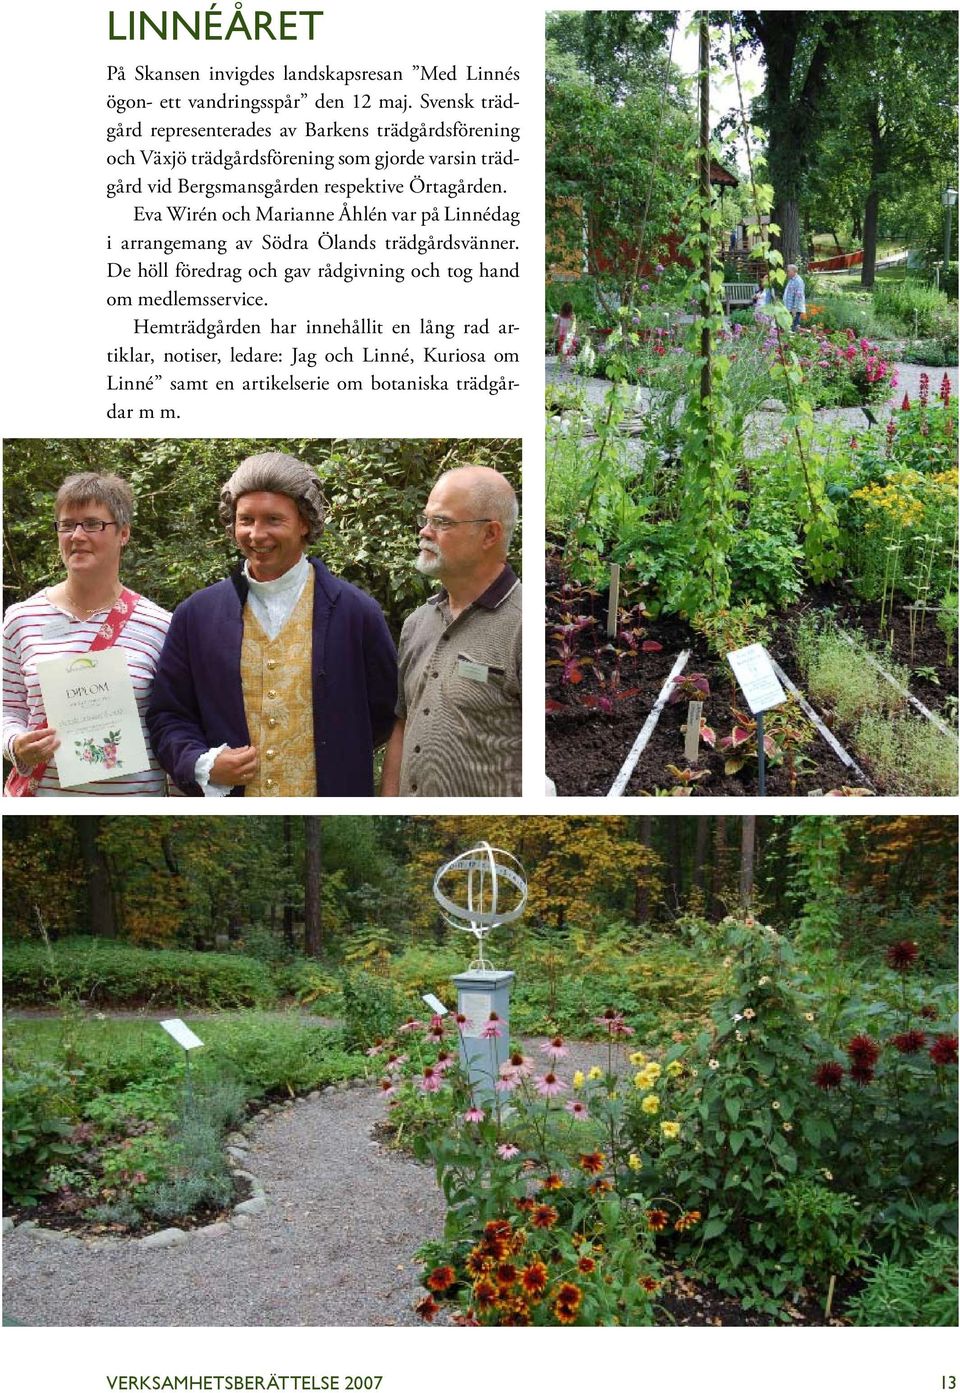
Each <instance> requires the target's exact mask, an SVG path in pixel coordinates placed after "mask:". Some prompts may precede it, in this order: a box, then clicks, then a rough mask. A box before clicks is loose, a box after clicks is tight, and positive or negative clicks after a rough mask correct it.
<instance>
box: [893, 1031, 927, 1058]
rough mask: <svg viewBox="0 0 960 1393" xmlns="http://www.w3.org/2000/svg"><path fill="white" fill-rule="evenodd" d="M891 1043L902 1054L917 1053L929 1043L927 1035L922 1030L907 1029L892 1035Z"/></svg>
mask: <svg viewBox="0 0 960 1393" xmlns="http://www.w3.org/2000/svg"><path fill="white" fill-rule="evenodd" d="M890 1043H891V1045H893V1047H894V1049H896V1050H899V1051H900V1053H901V1054H916V1053H917V1052H918V1050H922V1049H923V1047H924V1045H925V1044H926V1043H927V1037H926V1035H925V1034H924V1033H923V1031H922V1030H905V1031H904V1032H903V1034H902V1035H894V1036H892V1037H891V1040H890Z"/></svg>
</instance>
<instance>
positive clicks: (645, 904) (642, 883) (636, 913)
mask: <svg viewBox="0 0 960 1393" xmlns="http://www.w3.org/2000/svg"><path fill="white" fill-rule="evenodd" d="M640 845H641V846H645V847H646V848H647V850H648V851H649V850H650V848H651V847H652V845H653V818H652V817H650V815H649V814H647V815H646V816H644V817H641V819H640ZM649 919H650V879H649V875H648V873H647V869H646V868H644V870H642V871H641V872H640V874H639V875H638V876H637V879H636V882H635V887H634V895H633V922H634V923H635V924H646V923H648V922H649Z"/></svg>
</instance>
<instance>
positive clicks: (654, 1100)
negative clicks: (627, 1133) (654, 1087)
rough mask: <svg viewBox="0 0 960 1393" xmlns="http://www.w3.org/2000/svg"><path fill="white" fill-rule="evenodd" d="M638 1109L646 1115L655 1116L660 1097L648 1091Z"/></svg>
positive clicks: (658, 1108)
mask: <svg viewBox="0 0 960 1393" xmlns="http://www.w3.org/2000/svg"><path fill="white" fill-rule="evenodd" d="M640 1111H641V1112H645V1113H646V1114H647V1116H648V1117H653V1116H655V1114H656V1113H658V1112H659V1111H660V1099H659V1098H658V1097H657V1095H656V1094H655V1093H648V1094H647V1096H646V1098H644V1100H643V1102H642V1103H641V1104H640Z"/></svg>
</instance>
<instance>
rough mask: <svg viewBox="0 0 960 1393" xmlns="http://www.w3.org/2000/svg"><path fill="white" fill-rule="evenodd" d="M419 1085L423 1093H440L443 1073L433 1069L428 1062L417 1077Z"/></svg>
mask: <svg viewBox="0 0 960 1393" xmlns="http://www.w3.org/2000/svg"><path fill="white" fill-rule="evenodd" d="M417 1087H418V1088H419V1090H420V1092H421V1093H439V1092H440V1089H441V1088H442V1087H443V1074H442V1073H437V1071H436V1069H431V1068H430V1066H429V1064H428V1065H427V1067H426V1069H424V1071H423V1073H422V1074H421V1075H420V1077H419V1079H417Z"/></svg>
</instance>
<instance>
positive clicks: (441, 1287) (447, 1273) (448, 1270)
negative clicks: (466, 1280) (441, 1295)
mask: <svg viewBox="0 0 960 1393" xmlns="http://www.w3.org/2000/svg"><path fill="white" fill-rule="evenodd" d="M456 1280H457V1274H456V1272H455V1271H454V1270H453V1268H452V1267H450V1266H444V1267H435V1268H434V1269H433V1271H432V1272H431V1273H430V1276H429V1277H428V1278H427V1286H428V1287H429V1288H430V1290H431V1291H446V1290H447V1288H448V1287H452V1286H453V1284H454V1282H455V1281H456Z"/></svg>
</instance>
